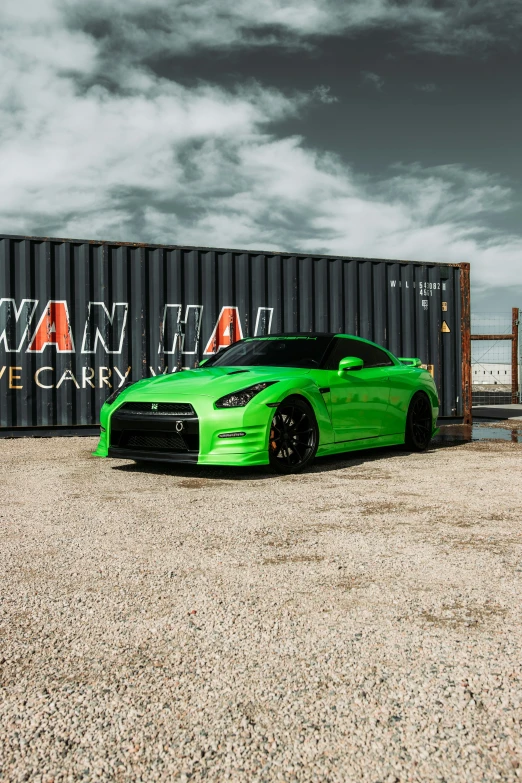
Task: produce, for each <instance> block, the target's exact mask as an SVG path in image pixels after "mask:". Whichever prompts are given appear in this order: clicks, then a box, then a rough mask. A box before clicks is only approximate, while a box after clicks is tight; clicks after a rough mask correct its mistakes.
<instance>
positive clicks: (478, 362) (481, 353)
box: [471, 307, 522, 405]
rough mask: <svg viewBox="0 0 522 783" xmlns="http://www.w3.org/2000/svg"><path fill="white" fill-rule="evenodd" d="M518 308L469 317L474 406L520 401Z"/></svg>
mask: <svg viewBox="0 0 522 783" xmlns="http://www.w3.org/2000/svg"><path fill="white" fill-rule="evenodd" d="M520 370H521V356H520V341H519V309H518V308H516V307H514V308H513V309H512V311H511V313H509V312H504V313H474V314H473V315H472V316H471V378H472V396H473V405H507V404H511V403H517V402H521V401H522V400H521V395H520Z"/></svg>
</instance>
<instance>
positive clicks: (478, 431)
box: [434, 424, 522, 444]
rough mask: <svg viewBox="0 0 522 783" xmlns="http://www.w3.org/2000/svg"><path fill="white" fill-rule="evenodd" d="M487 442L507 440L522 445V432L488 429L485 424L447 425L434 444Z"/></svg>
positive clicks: (441, 430)
mask: <svg viewBox="0 0 522 783" xmlns="http://www.w3.org/2000/svg"><path fill="white" fill-rule="evenodd" d="M485 440H506V441H510V442H511V443H522V430H505V429H503V428H502V427H486V426H485V425H484V424H473V425H471V426H470V425H469V424H445V425H443V426H442V427H441V428H440V432H439V433H438V435H437V436H436V437H435V438H434V443H440V444H444V443H472V442H474V441H485Z"/></svg>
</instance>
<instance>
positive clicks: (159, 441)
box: [125, 432, 188, 451]
mask: <svg viewBox="0 0 522 783" xmlns="http://www.w3.org/2000/svg"><path fill="white" fill-rule="evenodd" d="M125 448H128V449H146V450H149V451H188V447H187V444H186V443H185V441H184V439H183V438H182V437H181V436H180V435H178V434H177V433H176V432H165V433H160V432H157V433H156V432H136V433H128V434H127V437H126V438H125Z"/></svg>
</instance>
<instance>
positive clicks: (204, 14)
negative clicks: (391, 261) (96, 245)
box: [0, 0, 522, 311]
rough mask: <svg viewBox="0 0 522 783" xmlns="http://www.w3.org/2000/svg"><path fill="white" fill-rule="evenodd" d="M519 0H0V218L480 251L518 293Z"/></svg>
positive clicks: (399, 253)
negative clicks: (0, 1)
mask: <svg viewBox="0 0 522 783" xmlns="http://www.w3.org/2000/svg"><path fill="white" fill-rule="evenodd" d="M521 33H522V2H521V1H520V0H294V2H292V0H287V1H286V2H285V1H284V0H89V2H85V0H2V4H1V8H0V36H1V39H2V40H1V46H0V185H1V187H0V232H2V233H9V234H31V235H55V236H69V237H80V238H100V239H110V240H128V241H151V242H158V243H161V242H168V243H172V244H193V245H198V244H201V245H205V246H209V245H210V246H221V247H223V246H226V247H238V248H256V249H278V250H286V251H301V252H318V253H329V254H334V255H335V254H341V255H361V256H371V257H384V258H403V259H417V260H426V261H430V260H433V261H448V262H459V261H470V262H471V263H472V265H473V307H474V309H475V311H479V310H482V311H484V310H501V309H507V308H510V307H511V306H513V305H517V304H519V305H522V221H521V219H520V216H521V202H522V155H521V152H520V147H521V137H522V133H521V128H522V100H521V84H522V82H521V79H520V72H521V48H520V40H521Z"/></svg>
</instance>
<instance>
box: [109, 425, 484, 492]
mask: <svg viewBox="0 0 522 783" xmlns="http://www.w3.org/2000/svg"><path fill="white" fill-rule="evenodd" d="M470 440H471V437H468V434H467V432H464V431H462V432H458V431H455V425H452V432H451V433H445V432H442V433H439V434H438V435H437V436H436V437H435V438H434V439H433V441H432V442H431V444H430V446H429V448H428V450H427V451H426V452H424V453H425V454H430V453H432V452H434V451H438V450H439V449H448V448H453V447H454V446H462V445H463V444H464V443H468V442H470ZM411 453H413V452H409V451H408V450H407V449H405V448H404V446H383V447H381V448H378V449H361V450H360V451H350V452H345V453H343V454H334V455H331V456H327V457H319V458H318V459H316V460H315V461H314V462H313V464H312V465H311V466H310V468H308V469H307V470H306V471H304V472H303V473H302V474H289V475H290V476H292V478H297V477H298V476H303V477H304V476H313V475H314V474H320V473H329V472H332V471H335V470H342V469H344V468H355V467H360V466H362V465H366V464H368V463H371V462H377V463H378V462H380V461H382V460H383V459H390V458H392V459H393V458H395V457H404V456H407V455H408V454H411ZM112 469H113V470H115V471H120V472H122V473H148V474H150V475H158V476H177V477H179V478H184V479H208V480H215V481H266V480H269V479H274V478H278V477H279V478H287V475H288V474H277V473H274V472H272V471H270V470H269V468H268V466H264V465H262V466H259V467H243V466H237V467H235V466H234V467H221V466H217V465H215V466H214V465H188V464H187V465H184V464H179V463H175V462H145V461H144V462H139V463H136V462H129V463H128V464H126V465H115V466H114V467H113V468H112Z"/></svg>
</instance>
